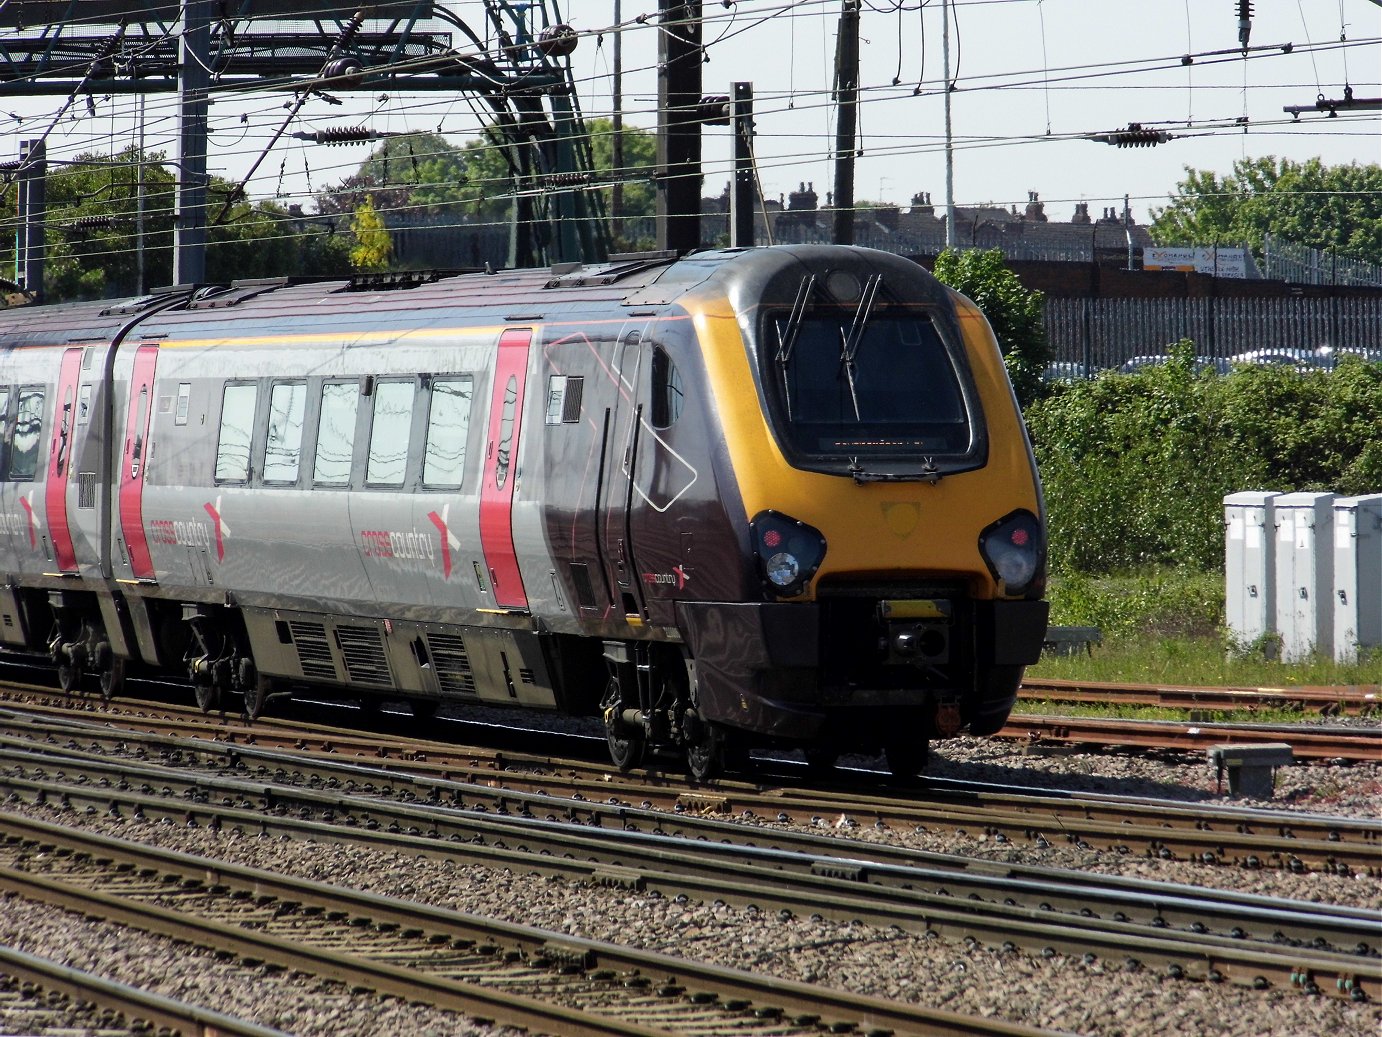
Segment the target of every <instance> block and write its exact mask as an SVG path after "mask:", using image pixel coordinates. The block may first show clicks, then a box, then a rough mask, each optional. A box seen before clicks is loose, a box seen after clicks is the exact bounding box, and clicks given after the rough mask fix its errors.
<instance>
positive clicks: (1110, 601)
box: [1026, 342, 1382, 685]
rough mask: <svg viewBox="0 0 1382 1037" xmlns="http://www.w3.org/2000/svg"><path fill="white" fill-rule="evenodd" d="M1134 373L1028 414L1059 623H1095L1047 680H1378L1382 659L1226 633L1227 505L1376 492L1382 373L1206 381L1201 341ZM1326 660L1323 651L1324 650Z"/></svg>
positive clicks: (1046, 668)
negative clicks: (1077, 652) (1091, 639)
mask: <svg viewBox="0 0 1382 1037" xmlns="http://www.w3.org/2000/svg"><path fill="white" fill-rule="evenodd" d="M1173 353H1174V356H1173V359H1172V361H1171V362H1170V363H1167V364H1165V365H1163V366H1159V367H1151V368H1145V369H1143V370H1142V371H1140V372H1138V373H1137V374H1133V375H1118V374H1104V375H1101V376H1099V377H1097V378H1094V379H1092V380H1089V381H1081V382H1077V383H1074V384H1069V385H1056V386H1051V387H1049V388H1048V390H1047V391H1046V392H1045V394H1044V395H1042V396H1041V397H1040V398H1038V399H1036V400H1034V401H1033V402H1032V403H1031V404H1029V406H1028V407H1027V409H1026V417H1027V421H1028V425H1029V428H1030V430H1031V435H1032V440H1033V445H1034V448H1035V450H1036V455H1037V462H1038V465H1039V466H1040V469H1041V473H1042V479H1043V484H1044V489H1045V493H1046V503H1047V508H1048V519H1049V523H1050V542H1051V556H1050V557H1051V570H1052V580H1051V600H1052V606H1053V611H1052V621H1053V622H1055V623H1060V624H1071V625H1081V626H1097V627H1099V628H1100V629H1101V631H1102V633H1103V637H1104V644H1103V645H1102V646H1101V647H1100V649H1099V650H1097V651H1096V652H1095V653H1094V654H1093V655H1092V656H1087V657H1073V658H1068V659H1047V660H1043V661H1042V663H1041V664H1040V666H1039V668H1038V670H1037V672H1039V673H1041V674H1043V675H1045V676H1080V677H1087V678H1089V679H1103V680H1150V681H1164V682H1170V683H1193V684H1228V685H1259V684H1260V685H1281V684H1292V683H1294V684H1301V685H1305V684H1369V683H1379V682H1382V652H1376V651H1374V652H1372V653H1371V654H1370V656H1366V655H1365V658H1364V659H1363V661H1362V662H1360V663H1357V664H1353V665H1347V666H1345V665H1336V664H1335V663H1333V662H1331V661H1329V659H1328V658H1320V659H1316V660H1312V661H1310V662H1306V663H1301V664H1293V665H1290V666H1286V665H1282V664H1279V663H1273V662H1270V661H1268V660H1266V659H1264V658H1263V656H1262V653H1261V652H1259V651H1255V650H1254V648H1255V646H1251V645H1241V644H1236V643H1234V641H1233V639H1232V637H1231V635H1230V633H1229V632H1228V631H1227V630H1226V628H1225V626H1224V578H1223V559H1224V529H1223V498H1224V496H1225V495H1226V494H1229V493H1233V492H1235V491H1238V490H1249V489H1256V490H1277V491H1281V492H1290V491H1299V490H1315V491H1328V492H1334V493H1337V494H1340V495H1357V494H1364V493H1375V492H1382V364H1376V363H1365V362H1363V361H1362V360H1361V359H1359V358H1356V357H1352V356H1344V357H1341V358H1340V360H1339V363H1338V365H1337V367H1336V368H1335V369H1334V370H1323V369H1320V370H1307V371H1297V370H1294V369H1292V368H1289V367H1282V366H1276V365H1264V366H1244V367H1240V368H1238V369H1236V370H1234V371H1233V372H1232V373H1231V374H1228V375H1218V374H1215V373H1213V372H1212V371H1201V372H1198V373H1197V372H1196V370H1195V363H1194V357H1193V353H1194V347H1193V345H1192V344H1191V343H1188V342H1183V343H1180V344H1179V345H1178V346H1177V347H1175V348H1174V350H1173ZM1326 654H1327V653H1326Z"/></svg>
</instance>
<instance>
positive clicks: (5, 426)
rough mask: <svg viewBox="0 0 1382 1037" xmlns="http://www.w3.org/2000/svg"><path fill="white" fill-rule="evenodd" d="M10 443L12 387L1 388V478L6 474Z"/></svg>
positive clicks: (4, 386)
mask: <svg viewBox="0 0 1382 1037" xmlns="http://www.w3.org/2000/svg"><path fill="white" fill-rule="evenodd" d="M9 443H10V387H9V386H8V385H3V386H0V477H3V476H4V474H5V454H6V453H7V448H8V447H9Z"/></svg>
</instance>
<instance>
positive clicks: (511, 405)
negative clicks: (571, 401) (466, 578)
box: [480, 328, 533, 609]
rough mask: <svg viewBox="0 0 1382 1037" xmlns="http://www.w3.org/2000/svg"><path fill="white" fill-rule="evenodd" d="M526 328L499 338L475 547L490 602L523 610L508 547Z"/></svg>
mask: <svg viewBox="0 0 1382 1037" xmlns="http://www.w3.org/2000/svg"><path fill="white" fill-rule="evenodd" d="M532 339H533V332H532V329H531V328H510V329H508V330H507V331H505V332H504V333H503V334H502V335H500V336H499V355H498V358H497V359H496V360H495V366H494V386H493V389H492V390H491V396H490V404H489V434H488V436H487V437H486V439H485V462H484V472H485V476H484V483H483V485H482V486H481V489H480V546H481V548H482V549H483V550H484V554H485V566H486V568H488V569H489V578H490V585H491V587H492V588H493V590H494V601H495V604H497V605H499V606H500V607H501V608H512V609H526V608H527V607H528V595H527V593H526V591H525V590H524V588H523V577H522V575H521V574H520V573H519V571H518V552H517V551H516V550H515V549H514V544H513V493H514V486H515V483H516V482H517V475H518V448H519V437H520V435H521V434H522V431H523V389H524V384H525V383H526V381H527V376H528V346H529V344H530V343H531V342H532Z"/></svg>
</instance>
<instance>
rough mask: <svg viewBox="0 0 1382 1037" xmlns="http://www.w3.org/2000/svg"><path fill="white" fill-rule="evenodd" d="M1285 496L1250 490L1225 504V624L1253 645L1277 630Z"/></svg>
mask: <svg viewBox="0 0 1382 1037" xmlns="http://www.w3.org/2000/svg"><path fill="white" fill-rule="evenodd" d="M1280 496H1281V494H1279V493H1276V492H1273V491H1263V490H1246V491H1243V492H1242V493H1230V494H1229V495H1228V496H1226V497H1225V498H1224V618H1225V620H1226V621H1227V622H1228V629H1229V632H1230V633H1232V634H1233V636H1234V637H1235V638H1236V639H1237V640H1238V641H1239V642H1240V643H1242V644H1245V645H1246V644H1251V643H1252V642H1254V641H1256V640H1257V639H1258V638H1260V637H1262V636H1263V635H1264V634H1270V633H1273V632H1275V630H1276V568H1275V561H1274V559H1275V552H1274V549H1275V547H1276V526H1275V524H1274V518H1275V509H1274V507H1273V502H1275V501H1276V499H1277V498H1279V497H1280Z"/></svg>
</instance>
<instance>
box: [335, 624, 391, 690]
mask: <svg viewBox="0 0 1382 1037" xmlns="http://www.w3.org/2000/svg"><path fill="white" fill-rule="evenodd" d="M336 644H338V645H339V646H340V648H341V657H342V658H343V659H344V660H345V668H346V675H347V676H348V677H349V678H350V681H351V683H352V684H365V685H368V686H369V687H372V688H392V687H393V674H392V673H390V672H389V660H388V658H387V656H385V654H384V641H383V639H382V638H381V637H380V636H379V631H378V630H377V629H375V628H374V627H337V628H336Z"/></svg>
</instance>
